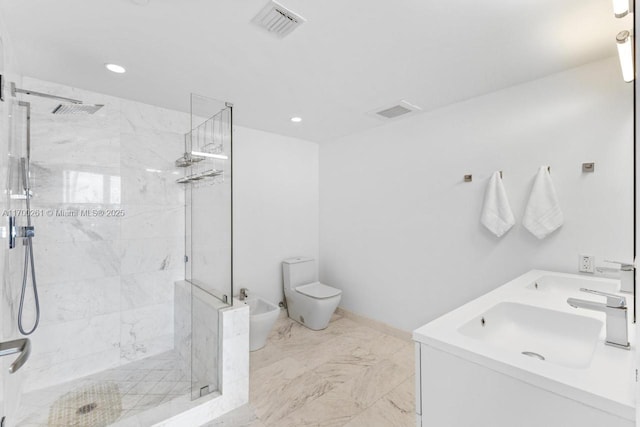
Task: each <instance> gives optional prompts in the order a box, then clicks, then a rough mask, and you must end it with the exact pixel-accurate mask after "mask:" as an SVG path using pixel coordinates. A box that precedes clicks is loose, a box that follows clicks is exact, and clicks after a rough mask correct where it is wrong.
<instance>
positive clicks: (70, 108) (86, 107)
mask: <svg viewBox="0 0 640 427" xmlns="http://www.w3.org/2000/svg"><path fill="white" fill-rule="evenodd" d="M16 93H24V94H25V95H33V96H39V97H41V98H49V99H55V100H58V101H64V102H66V103H67V104H59V105H58V106H57V107H56V108H54V109H53V111H52V113H53V114H93V113H95V112H96V111H98V110H99V109H101V108H102V107H104V105H102V104H83V103H82V101H80V100H79V99H73V98H65V97H64V96H58V95H51V94H49V93H42V92H36V91H35V90H29V89H20V88H17V87H16V84H15V83H13V82H11V95H13V96H16Z"/></svg>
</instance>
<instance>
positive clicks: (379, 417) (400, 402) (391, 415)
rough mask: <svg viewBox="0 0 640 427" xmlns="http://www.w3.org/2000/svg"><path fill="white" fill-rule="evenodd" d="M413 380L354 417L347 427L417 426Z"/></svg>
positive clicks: (404, 383)
mask: <svg viewBox="0 0 640 427" xmlns="http://www.w3.org/2000/svg"><path fill="white" fill-rule="evenodd" d="M413 387H414V384H413V379H410V380H406V381H405V382H403V383H402V384H400V385H399V386H398V387H396V388H395V389H394V390H392V391H391V392H390V393H388V394H387V395H385V396H383V397H381V398H380V399H378V400H377V401H376V402H375V403H374V404H373V405H371V406H370V407H369V408H367V409H365V410H364V411H362V412H361V413H360V414H358V415H357V416H356V417H354V418H353V419H352V420H351V421H350V422H349V423H347V424H345V427H371V426H385V427H411V426H414V425H415V422H416V421H415V419H416V415H415V408H414V402H413V399H414V397H413V394H414V389H413Z"/></svg>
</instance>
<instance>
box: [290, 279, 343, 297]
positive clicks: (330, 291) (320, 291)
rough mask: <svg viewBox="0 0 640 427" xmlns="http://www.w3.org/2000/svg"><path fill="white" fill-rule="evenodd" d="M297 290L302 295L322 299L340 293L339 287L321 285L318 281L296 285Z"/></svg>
mask: <svg viewBox="0 0 640 427" xmlns="http://www.w3.org/2000/svg"><path fill="white" fill-rule="evenodd" d="M296 291H297V292H300V293H301V294H303V295H307V296H310V297H311V298H317V299H324V298H331V297H335V296H337V295H340V294H342V291H341V290H340V289H336V288H333V287H331V286H327V285H323V284H322V283H320V282H313V283H309V284H308V285H302V286H298V287H297V288H296Z"/></svg>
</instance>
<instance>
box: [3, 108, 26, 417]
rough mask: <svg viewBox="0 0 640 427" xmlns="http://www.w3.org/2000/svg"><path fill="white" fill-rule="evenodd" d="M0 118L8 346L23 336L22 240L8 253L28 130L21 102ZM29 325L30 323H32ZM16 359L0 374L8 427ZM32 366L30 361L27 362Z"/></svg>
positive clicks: (17, 382) (21, 201)
mask: <svg viewBox="0 0 640 427" xmlns="http://www.w3.org/2000/svg"><path fill="white" fill-rule="evenodd" d="M0 114H1V115H2V127H1V128H2V129H3V131H2V135H1V137H0V144H1V146H2V148H1V149H0V153H1V156H0V157H1V159H2V160H1V164H0V170H1V173H2V175H0V176H2V177H3V178H4V180H5V181H4V183H3V187H4V189H5V197H4V198H2V199H1V200H2V202H1V203H2V206H1V209H0V210H1V211H2V213H3V215H2V217H0V230H2V237H3V238H2V240H0V242H2V249H1V250H0V253H1V254H2V260H3V262H2V266H1V267H0V270H2V277H3V286H2V302H1V304H2V307H1V309H0V312H1V313H2V318H1V320H0V322H1V324H2V333H1V337H0V341H2V342H6V341H9V340H14V339H19V338H22V336H21V335H20V334H19V333H18V328H17V317H18V311H17V310H18V305H19V300H20V281H21V279H22V277H21V273H22V268H21V267H22V265H23V264H22V263H23V262H24V260H23V256H24V253H23V250H22V243H21V241H22V240H21V239H18V243H16V247H15V248H14V249H13V250H10V249H9V240H8V233H9V227H8V224H9V216H10V215H13V214H14V213H15V212H16V211H22V210H24V209H25V197H24V191H23V190H21V188H20V186H21V180H20V174H19V170H20V158H21V157H23V156H24V155H25V143H24V141H25V137H26V135H25V129H26V119H27V115H26V110H25V109H24V107H22V106H20V105H19V103H18V101H17V100H16V99H13V98H5V102H3V103H2V104H1V106H0ZM15 221H16V224H15V225H16V226H22V225H26V222H25V216H24V215H15ZM26 299H27V301H28V302H27V304H31V303H32V302H33V301H32V294H30V293H29V294H27V295H26ZM32 314H33V313H28V312H27V313H25V319H26V320H25V321H26V322H32V318H31V317H32V316H31V315H32ZM29 324H30V323H29ZM16 357H17V355H11V356H7V357H3V358H2V360H1V364H0V365H1V366H0V369H1V373H0V378H2V407H1V408H0V409H2V414H0V417H1V416H3V415H4V416H6V417H7V419H6V423H5V425H7V426H11V425H16V420H15V418H16V414H17V411H18V407H19V405H20V400H21V397H22V376H23V372H21V371H17V372H15V373H14V374H10V373H9V366H10V365H11V363H13V362H14V360H15V359H16ZM27 363H29V361H27Z"/></svg>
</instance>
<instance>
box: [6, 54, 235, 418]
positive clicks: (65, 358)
mask: <svg viewBox="0 0 640 427" xmlns="http://www.w3.org/2000/svg"><path fill="white" fill-rule="evenodd" d="M1 56H2V55H0V57H1ZM0 65H1V64H0ZM1 71H2V67H0V72H1ZM16 79H17V78H16ZM3 80H5V85H4V86H5V90H4V91H3V92H4V93H3V98H4V100H3V101H2V102H0V116H1V119H2V123H1V124H2V126H1V127H0V129H1V134H0V146H1V147H0V157H1V160H0V179H1V180H2V181H3V182H2V185H3V188H4V189H5V197H4V198H2V200H0V203H1V204H2V206H1V207H0V208H1V211H2V213H3V215H2V217H0V221H2V224H0V231H1V232H2V237H3V239H2V240H0V242H4V243H3V244H2V249H0V254H1V255H2V259H3V261H2V263H1V265H2V270H3V287H2V292H1V297H2V298H1V300H0V304H1V307H0V308H1V316H2V317H1V319H0V322H1V324H0V326H1V332H2V334H1V337H0V338H1V339H0V342H2V343H5V342H7V341H12V340H16V339H25V341H22V342H24V343H26V342H27V341H26V338H27V336H26V335H27V334H29V335H28V339H29V340H30V341H29V343H30V351H31V353H30V355H28V359H27V357H26V356H27V353H28V350H29V348H28V347H27V346H23V347H21V348H19V349H17V350H16V351H18V350H22V353H18V352H16V353H15V355H10V356H7V357H2V358H0V363H1V364H2V365H1V368H2V372H1V373H0V380H1V382H2V387H1V392H0V410H1V411H2V412H0V416H2V415H5V416H6V420H5V423H4V424H3V427H6V426H16V425H41V426H46V425H86V426H106V425H117V424H118V423H120V422H126V421H128V420H130V419H134V418H136V419H137V420H138V422H139V423H141V424H142V425H152V424H154V423H156V422H160V421H162V420H163V419H166V418H168V417H170V416H172V415H175V413H174V412H175V411H176V410H178V409H177V408H181V410H187V409H188V408H192V407H194V405H198V404H199V403H198V402H199V401H203V400H206V398H204V397H203V396H209V398H211V397H215V396H216V395H217V394H219V391H220V389H221V385H220V384H221V372H220V371H221V368H220V363H221V362H220V361H221V355H222V349H221V343H222V330H221V321H220V320H219V318H220V317H221V316H222V315H221V314H220V313H223V312H224V309H226V308H228V307H230V306H231V303H232V298H231V295H232V294H233V289H232V284H231V283H232V276H231V275H232V264H231V262H232V259H231V194H232V193H231V142H232V141H231V120H232V107H231V105H228V104H225V103H216V102H215V101H213V100H209V99H207V98H204V97H198V96H195V95H193V96H192V108H191V114H186V113H179V112H175V111H169V110H163V109H160V108H156V107H152V106H148V105H144V104H139V103H135V102H133V101H128V100H124V99H119V98H113V97H109V96H105V95H101V94H96V93H92V92H86V91H82V90H79V89H75V88H71V87H66V86H62V85H57V84H53V83H49V82H43V81H40V80H37V79H30V78H24V79H23V80H22V81H19V82H18V84H17V86H18V87H23V88H27V89H24V90H20V89H18V90H16V91H14V93H13V94H12V93H11V91H9V90H7V88H8V87H10V85H9V83H10V82H8V81H6V77H5V76H3ZM43 94H44V95H51V94H52V95H55V97H54V98H55V99H53V98H49V97H45V98H43V97H41V96H39V95H43ZM34 95H37V96H34ZM60 97H63V98H70V99H69V100H68V101H69V102H62V103H61V101H60ZM79 99H81V100H82V101H83V103H82V104H80V102H73V101H74V100H79ZM25 103H29V106H30V112H29V109H27V108H25ZM87 103H88V104H87ZM60 105H62V107H60ZM81 105H84V106H85V108H82V107H80V106H81ZM90 107H92V108H90ZM90 110H91V111H90ZM61 113H65V114H61ZM69 113H73V114H69ZM76 113H80V114H76ZM185 132H186V135H185ZM185 141H186V142H187V143H186V145H185ZM183 151H184V152H185V153H187V154H188V156H187V157H189V160H190V161H191V162H192V163H191V164H189V165H179V164H177V163H176V161H175V158H176V157H177V155H178V154H179V153H180V152H183ZM187 154H185V155H187ZM185 178H186V180H187V182H186V183H185V182H184V181H185ZM12 230H15V233H14V232H12ZM14 236H15V237H16V239H15V241H14V242H13V245H11V244H10V243H11V242H10V240H11V237H14ZM10 246H13V247H12V248H11V247H10ZM36 278H37V281H36ZM185 279H186V280H185ZM36 285H37V286H36ZM36 291H37V296H36ZM38 305H39V309H38ZM20 325H21V326H20ZM32 329H35V330H33V331H32ZM3 352H4V350H3V347H2V346H1V345H0V354H3ZM19 354H22V355H24V357H23V359H22V360H26V363H24V364H23V365H21V366H20V367H19V369H15V365H14V369H13V373H9V372H10V368H11V364H12V363H14V362H15V360H16V357H17V356H18V355H19Z"/></svg>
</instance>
